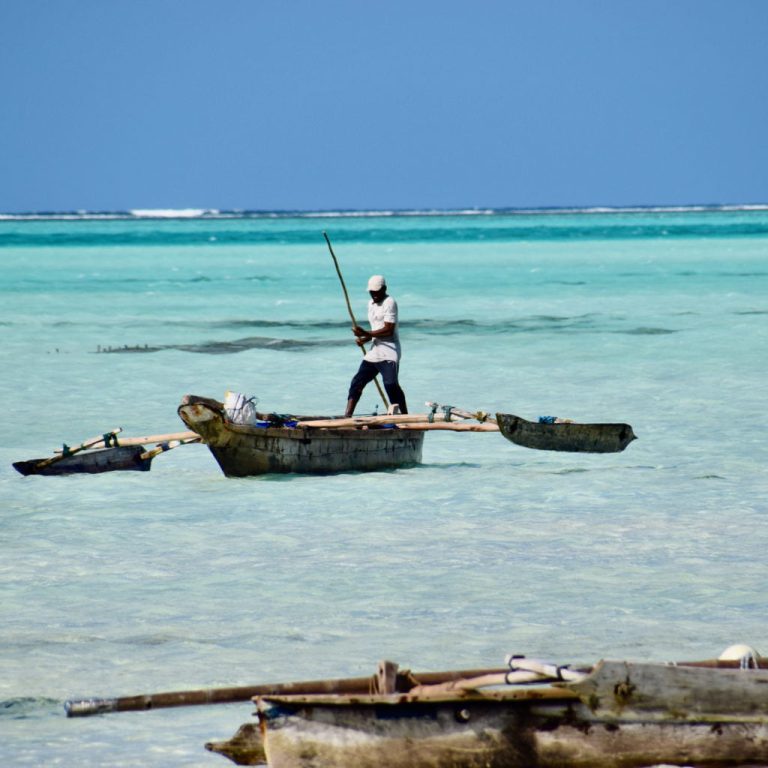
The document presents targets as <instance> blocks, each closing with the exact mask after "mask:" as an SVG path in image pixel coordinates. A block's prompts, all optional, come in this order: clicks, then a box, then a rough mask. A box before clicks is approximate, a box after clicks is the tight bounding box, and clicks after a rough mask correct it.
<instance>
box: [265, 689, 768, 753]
mask: <svg viewBox="0 0 768 768" xmlns="http://www.w3.org/2000/svg"><path fill="white" fill-rule="evenodd" d="M259 712H260V718H261V722H262V731H263V732H264V734H265V738H264V746H265V751H266V757H267V761H268V764H269V766H270V768H352V767H353V766H354V768H381V766H387V768H436V766H439V767H440V768H444V767H450V768H488V767H492V768H493V767H496V766H498V767H499V768H500V767H501V766H504V768H566V767H567V768H598V767H599V768H639V767H640V766H649V765H654V764H659V763H664V764H667V765H681V766H683V765H684V766H714V765H720V766H725V765H739V764H743V763H745V762H749V761H756V760H762V761H764V760H768V726H766V725H765V724H760V723H718V724H717V725H713V724H712V723H691V722H675V721H671V722H653V721H647V722H642V721H632V722H621V721H618V722H617V721H610V720H600V719H596V718H595V717H594V716H593V715H592V713H591V712H590V710H589V709H588V708H587V707H586V706H585V705H584V704H582V703H581V702H574V701H562V702H558V701H556V700H555V701H549V702H541V703H539V704H535V703H532V702H531V701H504V700H497V701H494V700H480V701H474V700H468V699H454V700H452V701H443V702H415V703H414V702H408V703H398V702H397V701H396V700H395V699H394V698H392V700H391V701H388V702H386V703H384V702H382V701H377V702H370V703H361V702H359V701H358V702H356V703H355V704H354V706H343V705H336V706H334V705H331V704H327V705H326V704H319V703H318V702H306V703H304V704H286V703H285V702H284V701H280V702H271V701H269V700H264V701H262V702H261V703H260V704H259Z"/></svg>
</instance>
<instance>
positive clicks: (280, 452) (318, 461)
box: [179, 396, 424, 477]
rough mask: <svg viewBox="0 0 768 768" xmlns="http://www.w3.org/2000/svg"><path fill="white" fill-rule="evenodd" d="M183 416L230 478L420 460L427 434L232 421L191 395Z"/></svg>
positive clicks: (369, 468) (363, 469)
mask: <svg viewBox="0 0 768 768" xmlns="http://www.w3.org/2000/svg"><path fill="white" fill-rule="evenodd" d="M179 416H180V417H181V419H182V421H184V423H185V424H186V425H187V426H188V427H189V428H190V429H191V430H193V431H194V432H197V433H198V434H199V435H200V436H201V437H202V438H203V440H204V441H205V442H206V443H207V444H208V448H209V449H210V451H211V453H212V454H213V455H214V457H215V459H216V461H217V462H218V464H219V466H220V467H221V470H222V472H224V474H225V475H227V477H251V476H254V475H264V474H272V473H291V472H296V473H301V474H332V473H336V472H350V471H357V472H370V471H374V470H380V469H395V468H399V467H407V466H413V465H415V464H419V463H420V462H421V455H422V447H423V444H424V433H423V432H419V431H405V430H397V429H317V428H304V427H301V428H288V427H258V426H249V425H240V424H232V423H231V422H229V421H227V419H226V418H225V416H224V412H223V409H221V408H219V407H217V404H216V403H215V401H210V400H206V399H204V398H194V397H190V396H188V397H187V398H185V401H183V402H182V404H181V406H179Z"/></svg>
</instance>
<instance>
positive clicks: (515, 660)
mask: <svg viewBox="0 0 768 768" xmlns="http://www.w3.org/2000/svg"><path fill="white" fill-rule="evenodd" d="M506 662H507V666H508V667H509V672H508V673H507V676H509V675H511V674H513V673H515V672H532V673H533V674H535V675H540V676H541V677H543V678H549V679H551V680H560V681H576V680H583V679H584V678H585V677H586V674H585V673H584V672H576V671H575V670H573V669H571V668H570V665H569V664H552V663H551V662H546V661H539V660H537V659H526V658H525V656H516V655H509V656H507V658H506Z"/></svg>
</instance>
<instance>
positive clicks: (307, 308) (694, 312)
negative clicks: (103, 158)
mask: <svg viewBox="0 0 768 768" xmlns="http://www.w3.org/2000/svg"><path fill="white" fill-rule="evenodd" d="M323 230H326V231H327V232H328V234H329V236H330V237H331V240H332V241H333V243H334V246H335V251H336V255H337V256H338V258H339V261H340V264H341V268H342V270H343V272H344V276H345V278H346V282H347V286H348V288H349V291H350V296H351V298H352V301H353V307H354V308H355V311H356V313H357V314H358V316H359V317H360V318H363V317H364V316H365V302H366V298H367V297H366V293H365V282H366V279H367V277H368V276H369V275H370V274H373V273H383V274H384V275H386V276H387V278H388V282H389V286H390V291H391V293H392V294H393V295H394V296H395V298H396V299H397V301H398V303H399V307H400V315H401V323H402V326H401V339H402V344H403V352H404V354H403V361H402V368H401V380H402V384H403V387H404V389H405V391H406V394H407V396H408V401H409V405H410V408H411V410H412V411H419V410H423V403H424V402H425V401H427V400H436V401H438V402H441V403H445V404H452V405H456V406H459V407H463V408H467V409H470V410H476V409H484V410H487V411H497V410H500V411H506V412H512V413H517V414H519V415H521V416H524V417H526V418H531V419H536V418H537V417H538V416H540V415H556V416H560V417H567V418H572V419H575V420H578V421H627V422H629V423H631V424H632V425H633V427H634V430H635V432H636V434H637V435H638V437H639V439H638V440H637V441H636V442H634V443H632V444H631V445H630V446H629V447H628V448H627V450H626V451H625V452H624V453H620V454H611V455H586V454H581V455H579V454H563V453H549V452H538V451H530V450H526V449H523V448H519V447H517V446H514V445H512V444H511V443H508V442H506V441H505V440H504V439H503V438H502V437H500V436H498V435H494V434H451V433H433V434H429V435H427V438H426V441H425V449H424V465H423V466H420V467H417V468H413V469H407V470H399V471H393V472H380V473H370V474H346V475H338V476H333V477H265V478H251V479H244V480H229V479H226V478H224V476H223V475H222V474H221V473H220V471H219V469H218V467H217V465H216V463H215V461H214V460H213V457H212V456H211V455H210V454H209V453H208V452H207V450H206V449H205V448H203V447H200V446H185V447H183V448H179V449H177V450H175V451H171V452H169V453H166V454H163V455H161V456H159V457H157V458H156V459H155V460H154V462H153V465H152V471H151V472H149V473H131V472H116V473H108V474H104V475H99V476H87V475H81V476H71V477H30V478H24V477H22V476H21V475H19V474H17V473H16V472H15V471H14V470H13V469H12V467H11V463H12V462H13V461H17V460H19V459H28V458H36V457H43V456H47V455H49V454H51V453H52V451H53V450H54V449H55V448H57V447H60V446H61V444H62V442H66V443H67V444H69V445H74V444H77V443H79V442H80V441H81V440H83V439H85V438H87V437H91V436H94V435H98V434H101V433H103V432H105V431H107V430H109V429H112V428H114V427H117V426H121V427H123V429H124V434H125V435H143V434H154V433H164V432H175V431H179V430H182V429H184V426H183V424H182V423H181V422H180V421H179V419H178V417H177V416H176V406H177V405H178V403H179V400H180V399H181V397H182V396H183V395H184V394H185V393H193V394H199V395H206V396H210V397H217V398H223V396H224V393H225V391H226V390H233V391H237V392H243V393H246V394H248V395H255V396H257V397H258V399H259V407H260V408H261V409H264V410H275V411H278V412H281V413H290V412H294V413H295V412H304V413H307V412H310V413H328V414H331V413H340V412H341V411H342V409H343V405H344V402H345V400H346V391H347V386H348V383H349V379H350V377H351V376H352V374H353V373H354V371H355V369H356V367H357V365H358V361H359V359H360V357H359V351H358V350H357V349H356V347H355V346H354V344H353V343H352V334H351V333H350V331H349V322H348V319H347V314H346V306H345V304H344V299H343V295H342V292H341V288H340V286H339V282H338V279H337V276H336V273H335V271H334V269H333V264H332V261H331V259H330V256H329V254H328V251H327V249H326V246H325V241H324V240H323V237H322V232H323ZM0 268H1V269H2V272H1V273H0V332H1V333H2V338H3V343H2V345H0V370H2V376H0V394H2V402H3V404H4V409H3V410H4V413H3V419H2V422H1V424H2V426H0V434H1V435H2V440H0V509H1V510H2V518H1V519H0V648H1V649H2V653H0V765H4V766H5V765H8V766H41V765H46V766H52V765H67V766H71V765H77V766H106V765H120V766H185V767H189V766H216V765H219V766H222V767H223V766H225V765H227V764H228V763H227V761H226V760H224V758H221V757H218V756H215V755H211V754H208V753H207V752H205V751H204V749H203V744H204V742H205V741H207V740H211V739H221V738H226V737H228V736H230V735H231V734H232V733H234V731H235V730H236V728H237V727H238V726H239V725H240V724H241V723H243V722H246V721H247V720H249V719H250V717H251V712H252V709H253V708H252V707H251V705H250V704H249V703H247V702H246V703H243V704H234V705H226V706H217V707H202V708H200V707H197V708H186V709H175V710H157V711H154V712H142V713H122V714H113V715H107V716H101V717H95V718H87V719H80V720H67V719H66V718H65V716H64V710H63V706H62V705H63V702H64V700H65V699H68V698H79V697H87V696H120V695H131V694H138V693H149V692H154V691H165V690H177V689H187V688H203V687H215V686H235V685H246V684H251V683H259V682H270V681H280V680H295V679H312V678H318V677H326V676H327V677H337V676H340V677H343V676H357V675H367V674H369V673H372V672H373V671H374V669H375V665H376V662H377V661H378V660H379V659H382V658H389V659H392V660H394V661H397V662H398V663H400V664H401V665H403V666H407V667H411V668H412V669H416V670H418V669H422V670H426V669H450V668H453V667H471V666H495V665H500V664H502V663H503V658H504V655H505V654H507V653H510V652H516V653H524V654H527V655H530V656H535V657H544V658H548V659H551V660H553V661H558V662H561V663H568V662H580V663H590V662H594V661H597V660H598V659H599V658H601V657H606V658H631V659H646V660H662V661H666V660H674V659H691V658H705V657H712V656H716V655H718V654H719V653H720V652H721V651H722V650H723V649H724V648H725V647H726V646H727V645H730V644H731V643H734V642H746V643H749V644H751V645H752V646H754V647H755V648H756V649H757V650H758V651H761V652H763V653H765V654H768V632H767V631H766V630H767V627H768V625H767V624H766V615H767V613H768V600H766V583H768V568H766V564H765V552H766V550H768V533H766V530H768V529H767V528H766V525H765V515H766V512H768V501H767V498H768V476H767V473H766V465H767V464H768V447H767V446H766V406H767V403H766V380H768V211H766V210H765V209H757V210H678V211H665V210H654V211H648V210H645V211H643V210H640V211H610V212H577V211H574V212H557V211H548V212H528V213H519V212H501V213H486V214H480V213H477V212H475V213H465V214H463V215H459V214H455V215H447V214H444V215H428V214H412V215H404V214H390V215H379V216H377V215H373V214H369V215H360V216H352V215H337V216H332V215H326V216H290V215H281V216H277V215H275V216H271V215H240V214H218V215H217V214H215V213H208V214H203V215H198V216H188V217H186V218H162V219H157V218H142V217H137V216H119V215H118V216H112V215H109V216H105V215H102V216H95V217H87V216H82V215H73V216H70V217H67V218H56V217H50V216H43V217H26V218H18V217H16V218H14V217H6V218H3V219H2V220H0ZM376 400H377V395H376V391H375V389H373V388H369V390H367V391H366V393H365V394H364V396H363V399H362V401H361V404H360V409H359V410H360V411H363V410H365V411H370V410H372V409H373V408H374V407H375V405H376Z"/></svg>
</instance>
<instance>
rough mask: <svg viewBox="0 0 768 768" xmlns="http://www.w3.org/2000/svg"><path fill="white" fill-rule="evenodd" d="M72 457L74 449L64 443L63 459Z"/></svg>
mask: <svg viewBox="0 0 768 768" xmlns="http://www.w3.org/2000/svg"><path fill="white" fill-rule="evenodd" d="M105 437H106V436H105ZM71 455H72V449H71V448H70V447H69V446H68V445H67V444H66V443H62V445H61V458H62V459H66V458H67V456H71Z"/></svg>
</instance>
